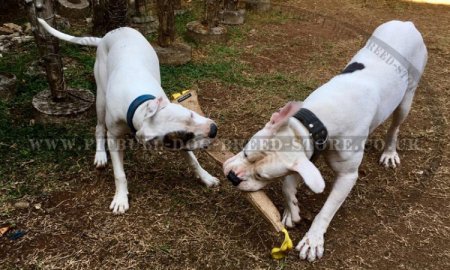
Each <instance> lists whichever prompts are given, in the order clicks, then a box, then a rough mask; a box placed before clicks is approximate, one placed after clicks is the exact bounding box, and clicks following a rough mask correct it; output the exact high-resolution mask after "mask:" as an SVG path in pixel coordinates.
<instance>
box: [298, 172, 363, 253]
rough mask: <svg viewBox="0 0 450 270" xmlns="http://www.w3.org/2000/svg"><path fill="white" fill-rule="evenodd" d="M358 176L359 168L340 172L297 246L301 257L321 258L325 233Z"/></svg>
mask: <svg viewBox="0 0 450 270" xmlns="http://www.w3.org/2000/svg"><path fill="white" fill-rule="evenodd" d="M357 178H358V171H357V170H356V171H353V172H346V173H339V174H338V177H337V179H336V182H335V184H334V186H333V189H332V190H331V193H330V195H329V196H328V199H327V201H326V202H325V205H324V206H323V207H322V209H321V210H320V212H319V214H317V216H316V217H315V218H314V221H313V223H312V225H311V227H310V228H309V231H308V232H307V233H306V235H305V236H304V237H303V239H302V240H301V241H300V242H299V243H298V245H297V247H296V248H295V249H296V250H297V251H300V258H301V259H308V261H310V262H312V261H314V260H315V259H316V258H318V259H320V258H321V257H322V256H323V251H324V247H323V245H324V234H325V232H326V231H327V228H328V225H329V224H330V222H331V219H332V218H333V216H334V215H335V214H336V212H337V210H338V209H339V207H340V206H341V205H342V203H343V202H344V200H345V198H347V196H348V194H349V193H350V191H351V189H352V187H353V186H354V184H355V182H356V179H357Z"/></svg>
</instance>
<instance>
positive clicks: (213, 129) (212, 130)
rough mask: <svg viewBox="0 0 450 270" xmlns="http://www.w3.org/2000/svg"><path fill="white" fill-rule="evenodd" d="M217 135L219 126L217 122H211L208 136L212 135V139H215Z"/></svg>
mask: <svg viewBox="0 0 450 270" xmlns="http://www.w3.org/2000/svg"><path fill="white" fill-rule="evenodd" d="M216 136H217V126H216V124H211V125H210V126H209V134H208V137H210V138H211V139H214V138H215V137H216Z"/></svg>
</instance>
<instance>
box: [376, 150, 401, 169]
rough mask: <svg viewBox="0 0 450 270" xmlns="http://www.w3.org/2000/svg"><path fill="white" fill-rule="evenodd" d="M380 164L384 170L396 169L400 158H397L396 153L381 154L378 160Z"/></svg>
mask: <svg viewBox="0 0 450 270" xmlns="http://www.w3.org/2000/svg"><path fill="white" fill-rule="evenodd" d="M380 164H381V165H383V166H384V167H386V168H389V167H392V168H394V169H395V168H397V165H400V157H399V156H398V154H397V151H388V152H387V151H385V152H383V154H382V155H381V158H380Z"/></svg>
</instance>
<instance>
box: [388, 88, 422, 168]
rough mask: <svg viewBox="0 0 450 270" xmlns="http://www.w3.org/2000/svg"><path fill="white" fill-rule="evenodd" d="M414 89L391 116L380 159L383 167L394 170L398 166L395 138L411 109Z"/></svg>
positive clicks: (406, 95)
mask: <svg viewBox="0 0 450 270" xmlns="http://www.w3.org/2000/svg"><path fill="white" fill-rule="evenodd" d="M414 90H415V89H412V90H409V91H408V92H407V93H406V94H405V96H404V97H403V100H402V102H401V103H400V105H399V106H398V107H397V108H396V109H395V111H394V113H393V114H392V123H391V126H390V127H389V130H388V131H387V134H386V138H385V144H386V145H385V148H384V151H383V154H381V157H380V164H382V165H384V166H385V167H392V168H396V167H397V165H399V164H400V157H399V156H398V153H397V138H398V133H399V131H400V125H401V124H402V123H403V122H404V121H405V119H406V117H407V116H408V113H409V111H410V109H411V104H412V101H413V97H414V92H415V91H414Z"/></svg>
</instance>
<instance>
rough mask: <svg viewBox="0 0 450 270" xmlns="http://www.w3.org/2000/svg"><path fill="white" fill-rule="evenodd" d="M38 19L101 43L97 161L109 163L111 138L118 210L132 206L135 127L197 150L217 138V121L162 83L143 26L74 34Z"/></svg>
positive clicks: (140, 135)
mask: <svg viewBox="0 0 450 270" xmlns="http://www.w3.org/2000/svg"><path fill="white" fill-rule="evenodd" d="M38 20H39V22H40V23H41V25H42V26H43V27H44V28H45V29H46V30H47V31H48V32H49V33H50V34H52V35H53V36H55V37H57V38H59V39H62V40H65V41H68V42H72V43H76V44H80V45H88V46H96V47H97V58H96V61H95V67H94V75H95V81H96V83H97V100H96V105H97V106H96V108H97V126H96V129H95V137H96V142H97V152H96V154H95V161H94V164H95V165H96V166H97V168H101V167H104V166H105V165H106V163H107V156H106V150H105V139H106V138H107V143H108V148H109V153H110V155H111V160H112V164H113V169H114V178H115V185H116V192H115V195H114V199H113V201H112V202H111V205H110V208H111V209H112V210H113V212H114V213H124V212H125V211H126V210H128V208H129V204H128V187H127V179H126V176H125V171H124V167H123V154H124V146H125V144H124V141H123V139H124V136H125V135H127V134H129V133H130V131H132V132H133V131H134V132H135V135H136V138H137V140H138V141H139V142H141V143H143V144H148V145H152V146H155V147H157V146H164V147H169V148H177V149H182V150H194V149H197V148H203V147H206V146H208V145H209V144H210V143H211V142H212V140H213V138H214V137H215V136H216V133H217V126H216V124H215V123H214V122H213V121H212V120H211V119H208V118H205V117H203V116H200V115H199V114H197V113H195V112H193V111H191V110H188V109H186V108H184V107H182V106H181V105H177V104H173V103H171V102H170V101H169V99H168V98H167V96H166V94H165V93H164V91H163V89H162V88H161V78H160V72H159V61H158V57H157V55H156V53H155V51H154V49H153V48H152V46H151V45H150V43H149V42H148V41H147V40H146V39H145V38H144V36H142V35H141V34H140V33H139V32H138V31H136V30H134V29H131V28H128V27H123V28H118V29H115V30H113V31H110V32H109V33H107V34H106V35H105V36H104V37H103V38H95V37H73V36H70V35H67V34H64V33H61V32H59V31H57V30H56V29H54V28H52V27H51V26H50V25H48V24H47V23H46V22H45V21H44V20H42V19H38ZM127 118H128V119H127ZM127 120H128V121H127ZM181 152H182V153H183V154H184V155H185V156H186V158H187V160H188V161H189V162H190V163H191V165H192V166H193V167H194V168H195V172H196V174H197V176H198V177H199V178H200V179H201V180H202V182H203V183H204V184H205V185H207V186H215V185H218V184H219V181H218V179H217V178H215V177H213V176H211V175H210V174H209V173H208V172H207V171H205V170H204V169H203V168H202V167H201V166H200V164H199V163H198V161H197V159H196V157H195V156H194V154H193V153H192V152H191V151H181Z"/></svg>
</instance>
